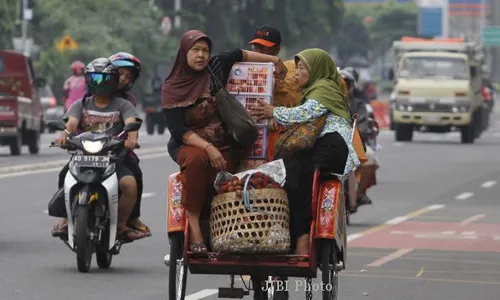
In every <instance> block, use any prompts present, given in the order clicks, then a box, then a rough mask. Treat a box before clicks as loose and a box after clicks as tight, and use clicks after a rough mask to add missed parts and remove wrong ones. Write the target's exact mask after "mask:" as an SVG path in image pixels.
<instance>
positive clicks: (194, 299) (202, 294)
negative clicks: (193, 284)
mask: <svg viewBox="0 0 500 300" xmlns="http://www.w3.org/2000/svg"><path fill="white" fill-rule="evenodd" d="M218 293H219V290H216V289H205V290H201V291H199V292H197V293H194V294H191V295H188V296H186V298H184V299H185V300H200V299H204V298H208V297H210V296H213V295H216V294H218Z"/></svg>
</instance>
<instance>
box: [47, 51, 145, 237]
mask: <svg viewBox="0 0 500 300" xmlns="http://www.w3.org/2000/svg"><path fill="white" fill-rule="evenodd" d="M85 78H86V82H87V88H88V89H89V91H90V92H91V94H92V96H90V97H86V98H85V99H83V100H82V101H77V102H75V103H74V104H73V105H72V106H71V107H70V108H69V110H68V111H67V113H66V115H65V116H64V120H66V130H67V131H68V132H69V133H76V132H77V131H83V132H85V131H92V132H100V131H106V132H110V131H112V132H111V133H112V134H118V133H119V132H121V131H122V130H123V126H124V125H125V124H128V123H132V122H136V121H137V119H138V113H137V111H136V110H135V108H134V106H133V105H132V104H131V103H130V102H129V101H127V100H125V99H122V98H118V97H115V96H113V93H114V92H115V90H116V88H117V86H118V81H119V75H118V68H117V67H116V66H114V65H113V64H112V62H111V61H110V60H109V59H108V58H98V59H95V60H93V61H92V62H90V63H89V64H88V65H87V67H86V69H85ZM67 137H68V134H67V133H66V132H64V131H63V132H62V133H61V136H60V137H59V138H58V139H57V140H56V144H58V145H65V144H66V143H67V141H66V139H67ZM136 146H137V132H129V133H128V136H127V140H126V141H125V147H126V148H127V149H129V150H132V149H134V148H135V147H136ZM116 174H117V176H118V180H119V185H120V190H121V196H120V199H119V206H118V232H117V238H118V239H120V240H137V239H141V238H144V237H145V234H143V233H142V232H140V231H137V230H134V229H132V228H130V227H128V226H127V223H128V220H129V217H130V215H131V213H132V210H133V208H134V205H135V202H136V198H137V183H136V180H135V178H134V176H133V174H132V172H131V171H130V169H128V168H127V167H126V166H125V164H124V163H120V162H117V165H116ZM64 232H65V233H66V234H67V220H66V219H63V220H62V221H61V222H59V223H58V224H57V225H56V227H55V228H54V231H53V235H56V234H54V233H59V234H61V233H64Z"/></svg>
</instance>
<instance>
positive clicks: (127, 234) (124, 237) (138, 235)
mask: <svg viewBox="0 0 500 300" xmlns="http://www.w3.org/2000/svg"><path fill="white" fill-rule="evenodd" d="M145 237H146V236H145V235H144V234H143V233H142V232H140V231H137V230H134V229H132V228H128V227H127V228H126V229H124V230H122V231H120V232H119V233H118V234H117V235H116V239H117V240H120V241H123V242H131V241H136V240H140V239H143V238H145Z"/></svg>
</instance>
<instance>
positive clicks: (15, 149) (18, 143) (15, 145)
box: [10, 135, 23, 156]
mask: <svg viewBox="0 0 500 300" xmlns="http://www.w3.org/2000/svg"><path fill="white" fill-rule="evenodd" d="M22 146H23V139H22V137H21V135H18V136H17V137H15V138H13V139H12V140H11V141H10V155H15V156H17V155H20V154H21V148H22Z"/></svg>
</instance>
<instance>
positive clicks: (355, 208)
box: [347, 205, 358, 215]
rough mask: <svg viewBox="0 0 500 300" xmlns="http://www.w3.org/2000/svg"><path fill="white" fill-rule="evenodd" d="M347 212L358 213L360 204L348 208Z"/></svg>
mask: <svg viewBox="0 0 500 300" xmlns="http://www.w3.org/2000/svg"><path fill="white" fill-rule="evenodd" d="M347 212H348V213H350V214H351V215H352V214H355V213H357V212H358V206H357V205H356V206H354V207H349V208H348V209H347Z"/></svg>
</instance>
